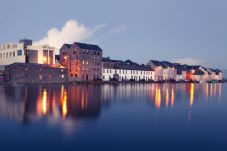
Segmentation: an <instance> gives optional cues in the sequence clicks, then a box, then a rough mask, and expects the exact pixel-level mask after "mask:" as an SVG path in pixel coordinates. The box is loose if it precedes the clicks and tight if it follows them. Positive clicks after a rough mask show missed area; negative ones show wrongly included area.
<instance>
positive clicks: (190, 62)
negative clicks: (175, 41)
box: [174, 58, 209, 66]
mask: <svg viewBox="0 0 227 151" xmlns="http://www.w3.org/2000/svg"><path fill="white" fill-rule="evenodd" d="M174 62H176V63H180V64H188V65H202V66H209V63H208V62H207V61H205V60H202V59H198V58H180V59H176V60H175V61H174Z"/></svg>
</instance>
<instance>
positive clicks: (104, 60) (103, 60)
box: [102, 57, 123, 63]
mask: <svg viewBox="0 0 227 151" xmlns="http://www.w3.org/2000/svg"><path fill="white" fill-rule="evenodd" d="M102 62H112V63H118V62H123V61H122V60H113V59H110V57H106V58H105V57H103V58H102Z"/></svg>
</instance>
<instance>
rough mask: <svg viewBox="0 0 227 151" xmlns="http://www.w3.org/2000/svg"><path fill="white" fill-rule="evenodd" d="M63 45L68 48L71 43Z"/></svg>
mask: <svg viewBox="0 0 227 151" xmlns="http://www.w3.org/2000/svg"><path fill="white" fill-rule="evenodd" d="M63 46H66V47H67V48H70V47H71V46H72V45H70V44H64V45H63Z"/></svg>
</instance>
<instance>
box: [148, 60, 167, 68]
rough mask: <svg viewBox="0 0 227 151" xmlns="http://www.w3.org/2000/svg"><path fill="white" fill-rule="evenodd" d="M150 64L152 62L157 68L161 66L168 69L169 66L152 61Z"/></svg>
mask: <svg viewBox="0 0 227 151" xmlns="http://www.w3.org/2000/svg"><path fill="white" fill-rule="evenodd" d="M150 62H152V63H153V64H154V65H155V66H161V67H163V68H167V66H166V65H165V64H164V63H163V62H161V61H157V60H150Z"/></svg>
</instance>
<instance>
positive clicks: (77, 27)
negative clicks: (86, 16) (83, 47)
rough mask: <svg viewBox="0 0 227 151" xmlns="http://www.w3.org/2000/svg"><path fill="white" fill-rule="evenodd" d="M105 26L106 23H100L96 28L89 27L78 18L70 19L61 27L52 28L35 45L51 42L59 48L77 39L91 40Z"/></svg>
mask: <svg viewBox="0 0 227 151" xmlns="http://www.w3.org/2000/svg"><path fill="white" fill-rule="evenodd" d="M103 27H105V25H99V26H96V27H94V28H88V27H86V26H85V25H84V24H81V23H79V22H78V21H76V20H69V21H67V22H66V23H65V25H64V26H63V27H62V28H61V29H58V28H51V29H50V30H49V31H48V32H47V35H46V36H45V37H43V38H42V39H40V40H38V41H36V42H34V45H46V44H49V45H50V46H52V47H56V48H58V49H60V48H61V46H62V45H63V44H64V43H69V44H70V43H73V42H75V41H86V40H89V39H90V38H91V37H92V36H93V35H94V33H95V32H97V31H98V30H100V29H101V28H103Z"/></svg>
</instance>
